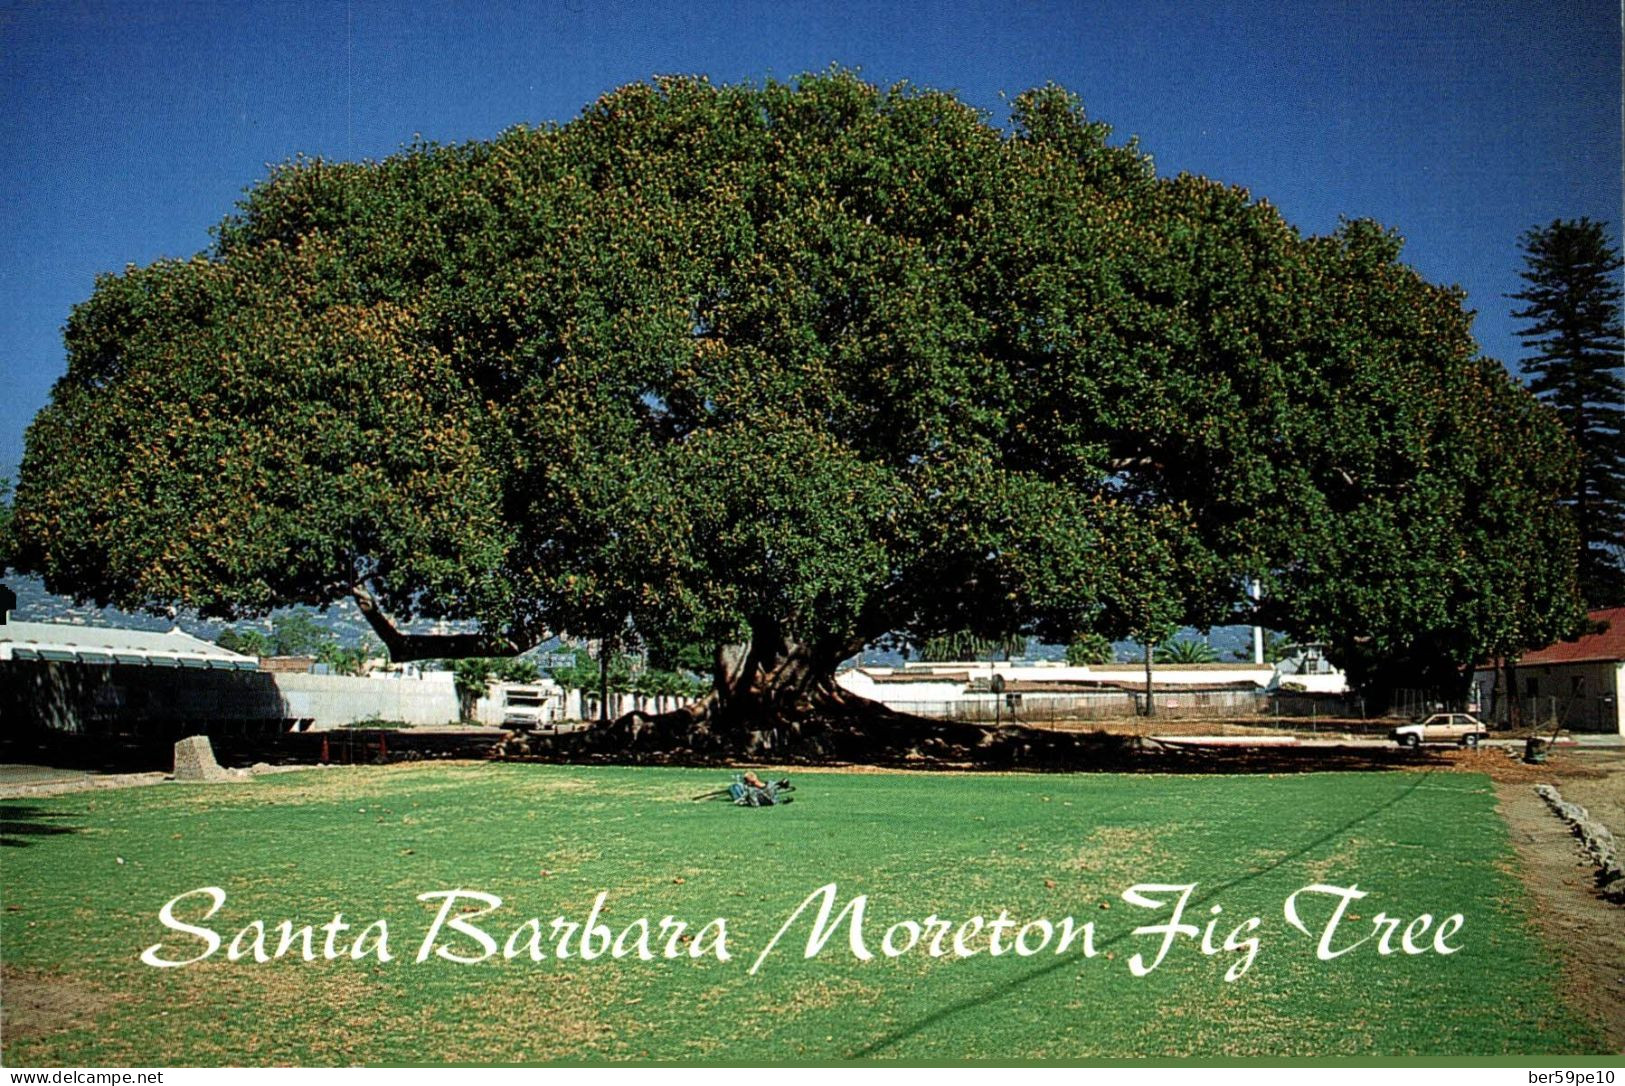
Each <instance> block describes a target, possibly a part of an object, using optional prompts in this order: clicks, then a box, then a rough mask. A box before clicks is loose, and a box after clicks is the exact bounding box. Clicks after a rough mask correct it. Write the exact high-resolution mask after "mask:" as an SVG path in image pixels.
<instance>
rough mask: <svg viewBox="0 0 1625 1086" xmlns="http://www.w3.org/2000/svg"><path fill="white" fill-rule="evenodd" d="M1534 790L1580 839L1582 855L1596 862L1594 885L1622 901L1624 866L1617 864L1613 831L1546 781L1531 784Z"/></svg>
mask: <svg viewBox="0 0 1625 1086" xmlns="http://www.w3.org/2000/svg"><path fill="white" fill-rule="evenodd" d="M1535 794H1536V795H1538V796H1540V798H1541V799H1543V800H1545V801H1546V803H1547V805H1548V806H1549V807H1551V809H1552V810H1553V811H1554V812H1556V814H1557V817H1559V818H1561V819H1562V820H1563V821H1564V822H1567V823H1568V824H1569V827H1570V828H1571V829H1573V831H1574V836H1576V837H1578V838H1579V839H1580V845H1581V847H1582V848H1584V849H1585V851H1586V855H1588V856H1590V857H1591V858H1592V860H1593V861H1594V862H1595V863H1596V865H1597V885H1598V886H1600V887H1602V888H1603V891H1604V892H1605V893H1607V895H1608V896H1609V897H1611V898H1613V899H1614V900H1616V901H1625V868H1622V867H1621V865H1620V857H1619V852H1618V850H1617V848H1616V847H1615V844H1614V835H1613V834H1612V833H1610V832H1609V830H1608V827H1607V826H1604V825H1603V824H1602V823H1601V822H1598V821H1597V820H1596V819H1594V818H1592V817H1591V812H1589V811H1587V810H1586V809H1585V808H1584V807H1582V806H1580V805H1579V804H1578V803H1570V802H1569V801H1568V800H1566V799H1564V798H1563V795H1562V793H1561V792H1559V791H1558V790H1557V789H1556V788H1554V787H1552V786H1551V785H1549V784H1537V785H1535Z"/></svg>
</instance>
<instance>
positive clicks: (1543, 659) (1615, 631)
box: [1518, 607, 1625, 667]
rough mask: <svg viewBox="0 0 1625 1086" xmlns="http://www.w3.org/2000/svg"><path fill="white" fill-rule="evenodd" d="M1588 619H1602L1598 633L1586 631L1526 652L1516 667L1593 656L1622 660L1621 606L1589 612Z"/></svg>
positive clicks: (1624, 616) (1624, 623) (1624, 617)
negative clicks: (1576, 639)
mask: <svg viewBox="0 0 1625 1086" xmlns="http://www.w3.org/2000/svg"><path fill="white" fill-rule="evenodd" d="M1589 617H1590V619H1591V621H1592V622H1606V623H1607V624H1608V628H1607V629H1606V630H1604V631H1603V632H1602V633H1594V634H1586V635H1585V636H1584V637H1582V638H1580V639H1579V640H1578V641H1559V642H1558V643H1557V644H1555V645H1548V646H1546V647H1545V648H1543V649H1541V650H1539V651H1538V652H1526V653H1524V654H1523V656H1521V657H1519V659H1518V666H1519V667H1529V666H1538V665H1541V664H1579V663H1586V662H1591V661H1597V660H1625V607H1610V608H1608V609H1607V610H1603V611H1592V612H1591V613H1590V616H1589Z"/></svg>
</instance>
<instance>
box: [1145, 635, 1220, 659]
mask: <svg viewBox="0 0 1625 1086" xmlns="http://www.w3.org/2000/svg"><path fill="white" fill-rule="evenodd" d="M1157 656H1158V658H1160V659H1161V660H1162V662H1163V663H1165V664H1211V663H1214V662H1215V661H1217V660H1218V658H1219V655H1218V653H1216V652H1214V651H1213V646H1212V645H1210V644H1208V643H1207V642H1206V641H1198V640H1196V639H1195V638H1189V637H1182V638H1180V639H1179V640H1177V641H1165V642H1163V643H1162V644H1161V645H1158V646H1157Z"/></svg>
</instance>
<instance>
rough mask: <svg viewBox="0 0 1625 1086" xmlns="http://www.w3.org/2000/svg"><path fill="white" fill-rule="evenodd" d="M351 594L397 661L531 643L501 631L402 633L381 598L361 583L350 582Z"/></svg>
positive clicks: (513, 651)
mask: <svg viewBox="0 0 1625 1086" xmlns="http://www.w3.org/2000/svg"><path fill="white" fill-rule="evenodd" d="M350 595H351V597H352V598H354V600H355V605H356V607H357V608H358V609H359V610H360V611H361V617H362V618H364V619H366V620H367V625H368V626H371V627H372V632H373V633H375V634H377V635H378V640H380V641H382V642H383V643H384V647H385V648H386V649H388V650H389V658H390V659H391V660H392V661H394V662H395V663H405V662H407V661H410V660H437V659H448V660H456V659H463V658H465V657H469V656H517V655H518V654H519V653H521V652H524V651H525V649H527V648H529V647H530V645H528V644H526V645H521V644H519V643H518V642H517V641H515V640H513V639H512V638H509V637H505V636H503V635H500V634H490V633H466V634H409V633H402V632H401V631H400V629H399V628H398V627H396V625H395V623H394V622H393V621H391V620H390V618H389V616H388V615H386V614H384V612H383V609H382V608H381V607H379V606H378V600H377V599H376V598H374V596H373V594H372V593H371V592H369V591H368V590H367V589H366V588H365V587H364V586H362V585H351V586H350Z"/></svg>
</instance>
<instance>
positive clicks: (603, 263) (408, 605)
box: [14, 72, 1576, 728]
mask: <svg viewBox="0 0 1625 1086" xmlns="http://www.w3.org/2000/svg"><path fill="white" fill-rule="evenodd" d="M1108 137H1109V130H1108V129H1107V128H1106V127H1105V126H1104V125H1102V124H1100V123H1098V122H1093V121H1090V120H1088V119H1086V117H1085V115H1084V113H1083V111H1082V109H1081V107H1080V106H1079V105H1078V104H1077V102H1076V101H1075V100H1074V99H1072V98H1071V97H1070V96H1069V95H1067V94H1066V93H1065V92H1063V91H1061V90H1060V89H1058V88H1054V87H1047V88H1043V89H1040V90H1036V91H1032V92H1029V93H1027V94H1024V95H1022V96H1020V97H1019V98H1018V99H1017V100H1016V102H1015V108H1014V112H1013V117H1012V124H1011V127H1010V129H1009V130H1001V129H999V128H997V127H994V126H992V125H991V124H990V123H989V122H988V121H987V120H986V119H985V118H984V117H983V116H981V115H980V114H978V113H977V112H976V111H974V110H972V109H970V108H968V107H967V106H965V105H963V104H962V103H960V102H958V101H957V100H956V99H954V98H953V97H951V96H949V95H945V94H939V93H930V92H922V91H918V90H915V89H912V88H909V87H906V86H902V87H894V88H890V89H879V88H876V87H873V86H870V85H868V84H865V83H863V82H862V81H860V80H858V79H857V78H855V77H853V76H851V75H850V74H847V73H842V72H832V73H829V74H826V75H822V76H816V77H807V78H803V79H801V80H798V81H796V82H794V83H791V84H779V83H771V82H770V83H766V84H763V85H760V86H732V87H715V86H712V85H710V84H708V83H707V82H705V81H703V80H695V79H662V80H658V81H656V82H654V83H653V84H648V85H636V86H630V87H627V88H624V89H622V90H619V91H617V92H615V93H613V94H610V95H608V96H606V97H605V98H603V99H601V100H600V101H598V102H597V103H595V104H594V105H592V106H591V107H590V108H588V109H587V110H586V111H585V112H584V113H583V114H582V115H581V116H580V117H579V118H577V119H576V120H574V121H572V122H570V123H569V124H566V125H563V126H561V127H541V128H517V129H514V130H512V131H509V132H507V133H505V134H504V135H502V136H501V137H499V138H497V139H495V140H493V141H490V142H480V143H472V144H468V145H464V146H458V147H438V146H420V147H413V148H411V149H409V150H407V151H405V152H403V153H401V154H399V155H396V156H393V157H391V158H389V159H386V160H384V161H382V162H376V163H329V162H320V161H297V162H294V163H291V164H289V165H286V166H284V167H282V168H279V169H277V170H275V171H274V172H273V173H272V174H271V176H270V177H269V178H268V179H266V180H265V181H264V182H263V183H261V184H260V185H258V186H257V187H255V188H254V189H253V190H252V191H251V192H249V194H248V195H247V197H246V199H245V200H244V201H243V203H242V205H241V206H240V208H239V210H238V211H237V212H236V213H235V214H234V215H232V216H230V217H229V218H227V219H226V220H225V222H224V223H223V224H222V225H221V226H220V228H219V230H218V234H217V239H216V242H215V244H214V246H213V247H212V248H211V249H210V250H209V251H208V252H207V253H205V254H203V255H200V256H198V257H196V258H194V259H192V260H190V261H165V262H160V263H158V264H155V265H152V266H150V267H145V268H134V267H132V268H129V269H127V270H126V271H125V272H124V273H123V274H121V275H115V276H107V277H104V278H102V279H101V280H99V281H98V283H97V285H96V289H95V292H94V294H93V295H92V297H91V298H90V299H89V300H88V301H87V302H85V303H84V304H82V305H81V306H79V307H77V308H76V309H75V311H74V313H73V315H72V317H71V319H70V321H69V324H68V328H67V343H68V350H69V364H68V372H67V374H66V376H64V377H63V378H62V379H61V381H60V382H59V383H58V385H57V387H56V389H55V391H54V393H53V399H52V402H51V404H50V406H48V407H47V408H46V409H45V410H44V411H43V412H42V413H41V414H40V416H39V418H38V419H37V420H36V422H35V423H34V425H33V427H32V429H31V430H30V432H29V436H28V445H27V453H26V456H25V460H24V464H23V470H22V477H21V481H20V483H19V486H18V491H17V499H16V508H15V531H14V560H15V562H16V563H17V564H18V565H20V566H21V567H22V568H25V569H30V570H37V571H39V572H41V573H43V574H44V576H45V578H46V581H47V583H48V584H49V585H50V586H51V587H52V588H53V589H54V590H59V591H67V592H71V593H73V594H75V595H78V596H81V597H88V598H94V599H96V600H98V601H111V602H117V603H119V604H121V605H125V606H136V607H158V606H166V605H171V604H180V605H183V606H188V607H193V608H196V609H198V610H199V611H200V612H202V613H204V614H209V615H226V616H235V615H238V614H243V613H249V612H263V611H265V610H266V609H268V608H271V607H275V606H278V605H282V604H288V603H296V602H299V603H310V604H318V605H320V604H326V603H331V602H333V601H336V600H338V599H341V598H345V597H349V598H352V599H354V600H355V601H356V602H357V603H358V604H359V605H360V607H361V610H362V612H363V614H365V615H366V616H367V618H368V619H369V621H371V622H372V624H373V626H374V628H375V629H376V631H377V632H378V634H379V636H380V637H381V638H382V639H383V640H384V642H385V644H386V645H387V646H388V647H389V649H390V651H391V652H392V653H393V654H394V655H395V656H396V657H397V658H402V659H408V658H414V657H416V658H422V657H442V656H455V655H491V654H496V653H504V652H513V651H516V650H519V649H522V648H524V647H526V646H528V645H530V644H533V643H534V642H536V641H537V640H538V639H540V638H542V637H544V636H546V634H548V633H549V632H558V631H567V632H571V633H576V634H581V635H586V636H590V637H596V638H602V639H604V640H605V641H606V642H608V643H610V644H617V643H619V644H625V643H628V642H632V641H642V642H644V643H649V644H654V645H657V646H668V647H669V646H675V645H684V644H692V643H695V642H702V643H704V644H707V645H711V646H715V653H714V680H715V684H714V693H713V696H712V697H711V698H709V699H708V700H707V701H706V702H705V703H704V705H703V706H702V707H700V708H699V709H698V710H697V711H696V712H697V715H701V716H707V717H709V718H710V719H711V721H712V722H713V723H714V724H717V725H720V726H723V727H736V726H737V727H741V728H743V727H745V726H747V725H751V724H753V723H758V722H762V721H763V720H764V719H775V720H782V719H784V718H787V717H795V716H797V715H798V714H801V713H803V712H805V711H806V710H808V709H809V708H815V707H816V706H817V705H818V704H819V703H820V702H823V701H827V700H829V699H832V698H835V697H837V695H836V694H835V692H834V689H833V687H832V685H831V676H832V673H833V670H834V668H835V666H836V665H837V664H838V663H839V662H840V661H841V660H843V659H845V658H846V657H848V656H850V655H852V654H853V653H854V652H856V651H858V650H859V649H860V648H861V647H862V646H863V645H865V644H866V643H869V642H872V641H874V640H876V639H878V638H884V637H888V636H892V637H897V636H901V637H909V638H914V639H916V640H919V639H924V638H927V637H930V636H933V635H941V634H957V633H968V634H969V635H972V636H978V637H1002V636H1009V635H1012V634H1018V633H1026V634H1037V635H1040V636H1046V637H1050V638H1052V639H1055V640H1060V641H1070V640H1072V639H1073V637H1074V636H1076V635H1078V634H1080V633H1082V632H1087V631H1093V632H1098V633H1101V634H1105V635H1108V636H1112V637H1123V636H1134V637H1139V638H1141V639H1148V640H1155V639H1157V638H1160V637H1162V636H1163V635H1164V634H1165V633H1167V632H1168V631H1169V629H1170V628H1171V627H1172V626H1173V625H1177V624H1179V623H1182V622H1183V623H1194V624H1198V625H1206V624H1209V623H1213V622H1217V621H1223V620H1225V619H1226V617H1227V616H1229V615H1231V614H1233V613H1234V612H1235V609H1236V607H1237V606H1238V603H1239V602H1240V601H1241V598H1242V597H1241V593H1240V589H1241V586H1242V585H1243V583H1244V581H1245V580H1246V579H1248V578H1259V579H1262V581H1263V582H1264V584H1265V596H1264V598H1265V600H1266V603H1265V605H1264V612H1265V613H1264V614H1263V615H1261V616H1259V617H1261V618H1263V619H1264V620H1265V621H1267V622H1268V624H1269V625H1271V626H1272V627H1274V628H1277V629H1282V630H1287V631H1291V632H1293V633H1295V634H1297V635H1298V636H1302V637H1315V638H1317V639H1324V640H1329V641H1331V642H1333V643H1334V644H1336V645H1338V646H1340V647H1341V649H1342V650H1343V651H1344V652H1345V654H1346V655H1347V657H1348V658H1349V659H1350V660H1351V661H1355V662H1356V663H1357V665H1358V666H1359V667H1360V668H1361V669H1362V672H1361V673H1362V675H1363V676H1366V677H1368V678H1371V679H1372V680H1373V681H1378V680H1380V681H1388V682H1398V684H1399V685H1404V683H1403V682H1400V681H1399V679H1398V678H1397V677H1396V676H1398V674H1399V670H1398V669H1407V673H1408V672H1409V671H1414V670H1415V669H1417V668H1421V669H1423V670H1424V671H1425V672H1426V673H1427V674H1428V675H1430V676H1438V675H1448V674H1450V673H1452V669H1454V668H1456V667H1459V666H1460V665H1462V664H1465V663H1470V662H1472V661H1473V660H1475V659H1476V658H1478V657H1479V656H1481V655H1483V654H1485V653H1487V652H1491V651H1504V650H1505V649H1506V648H1508V647H1509V646H1510V645H1512V644H1513V643H1518V644H1530V643H1538V642H1541V641H1543V640H1550V639H1551V638H1553V637H1556V636H1559V635H1560V634H1561V633H1563V632H1566V631H1567V629H1568V628H1569V627H1571V626H1572V624H1573V622H1574V620H1575V617H1576V615H1575V604H1574V599H1573V570H1572V568H1571V567H1572V563H1567V564H1565V562H1564V561H1563V560H1561V558H1560V556H1561V555H1565V554H1570V553H1572V551H1573V548H1572V547H1571V546H1568V545H1567V541H1568V540H1569V537H1570V535H1571V534H1572V527H1571V526H1570V525H1569V523H1568V521H1567V520H1566V519H1565V517H1564V514H1563V513H1562V512H1561V510H1560V509H1559V508H1558V504H1557V503H1558V499H1559V498H1560V497H1561V496H1562V495H1563V494H1564V493H1565V492H1566V490H1567V488H1568V485H1569V481H1570V477H1571V475H1572V472H1573V454H1572V450H1571V449H1570V448H1569V446H1568V444H1567V443H1566V441H1565V439H1564V438H1563V436H1562V434H1561V432H1560V431H1559V429H1558V428H1557V427H1555V426H1554V425H1553V423H1552V421H1551V419H1550V418H1549V417H1548V416H1547V415H1546V414H1545V413H1544V412H1543V411H1542V410H1541V409H1540V408H1538V406H1537V405H1535V404H1534V402H1533V401H1532V400H1531V399H1530V398H1529V397H1528V396H1527V395H1526V394H1524V393H1523V392H1522V391H1521V390H1520V389H1518V388H1517V387H1516V386H1515V385H1514V384H1513V383H1512V382H1511V381H1510V380H1509V379H1508V378H1507V376H1506V375H1505V373H1504V372H1503V371H1502V370H1501V368H1500V367H1499V365H1498V364H1496V363H1495V362H1493V361H1491V360H1488V359H1485V358H1483V357H1482V356H1480V355H1479V353H1478V351H1477V349H1476V347H1475V345H1474V343H1473V341H1472V339H1471V336H1470V334H1469V331H1468V315H1467V314H1465V313H1464V312H1463V309H1462V298H1461V297H1460V295H1459V294H1458V293H1455V292H1452V291H1449V290H1444V289H1440V288H1437V287H1434V286H1431V285H1429V284H1427V283H1425V282H1424V281H1422V280H1421V279H1420V278H1419V277H1418V276H1417V275H1416V274H1415V273H1414V272H1412V271H1411V270H1410V269H1408V268H1407V267H1405V266H1404V265H1403V264H1401V263H1399V260H1398V242H1397V239H1395V238H1394V237H1393V236H1392V235H1390V234H1388V233H1386V232H1384V231H1382V230H1381V229H1379V228H1376V227H1374V226H1372V225H1370V224H1368V223H1351V224H1348V225H1346V226H1345V227H1344V228H1343V229H1341V230H1340V231H1338V232H1337V233H1336V234H1335V235H1333V236H1330V237H1321V238H1305V237H1302V236H1300V235H1299V234H1298V233H1297V232H1296V231H1295V230H1294V229H1293V228H1292V227H1290V226H1289V225H1288V224H1287V223H1286V222H1285V221H1284V220H1283V219H1282V218H1281V217H1280V215H1279V214H1278V213H1277V212H1276V211H1275V210H1273V209H1272V208H1271V207H1269V206H1268V204H1266V203H1264V202H1262V201H1255V200H1253V199H1251V198H1250V197H1249V196H1248V194H1247V193H1245V192H1243V191H1240V190H1237V189H1233V188H1227V187H1224V186H1221V185H1218V184H1215V183H1213V182H1210V181H1207V180H1204V179H1200V178H1193V177H1189V176H1178V177H1173V178H1159V177H1158V176H1157V175H1156V173H1155V171H1154V170H1153V168H1152V166H1151V163H1150V161H1149V159H1148V158H1146V157H1145V156H1144V155H1142V154H1141V153H1140V152H1139V151H1138V150H1137V149H1136V148H1135V147H1134V146H1133V145H1112V144H1110V143H1109V142H1108ZM423 617H430V618H447V619H460V620H465V621H466V622H467V623H468V624H469V628H470V632H464V633H457V634H420V633H408V632H403V631H404V626H403V624H404V623H405V621H406V620H409V619H413V618H423ZM1384 669H1386V671H1385V670H1384Z"/></svg>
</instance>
